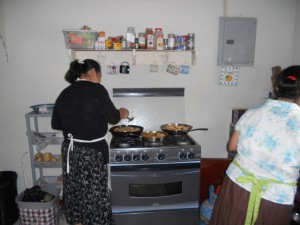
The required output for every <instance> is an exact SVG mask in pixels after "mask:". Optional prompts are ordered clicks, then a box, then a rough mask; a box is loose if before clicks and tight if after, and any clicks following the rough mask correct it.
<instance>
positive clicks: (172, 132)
mask: <svg viewBox="0 0 300 225" xmlns="http://www.w3.org/2000/svg"><path fill="white" fill-rule="evenodd" d="M168 125H170V126H183V127H186V129H185V130H169V129H166V128H165V127H166V126H168ZM160 128H161V130H162V131H164V132H167V133H168V134H170V135H186V134H188V133H189V132H192V131H195V130H205V131H206V130H208V128H196V129H193V127H192V126H191V125H188V124H183V123H168V124H163V125H161V127H160Z"/></svg>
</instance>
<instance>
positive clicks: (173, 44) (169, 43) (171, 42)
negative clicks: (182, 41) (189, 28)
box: [168, 38, 175, 48]
mask: <svg viewBox="0 0 300 225" xmlns="http://www.w3.org/2000/svg"><path fill="white" fill-rule="evenodd" d="M168 47H169V48H174V47H175V39H174V38H168Z"/></svg>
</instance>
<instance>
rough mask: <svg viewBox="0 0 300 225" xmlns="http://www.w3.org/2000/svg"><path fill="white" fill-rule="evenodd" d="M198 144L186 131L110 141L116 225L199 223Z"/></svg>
mask: <svg viewBox="0 0 300 225" xmlns="http://www.w3.org/2000/svg"><path fill="white" fill-rule="evenodd" d="M200 162H201V146H200V145H199V144H198V143H197V142H196V141H195V140H194V139H193V138H192V137H190V136H189V135H185V136H172V135H169V136H167V137H166V138H165V139H164V141H163V142H158V143H147V142H144V141H143V140H142V139H141V138H131V137H127V138H116V137H113V138H112V140H111V143H110V165H111V166H110V168H111V186H112V210H113V216H114V219H115V221H116V225H141V224H143V225H153V224H156V225H166V224H168V225H182V224H184V225H199V192H200Z"/></svg>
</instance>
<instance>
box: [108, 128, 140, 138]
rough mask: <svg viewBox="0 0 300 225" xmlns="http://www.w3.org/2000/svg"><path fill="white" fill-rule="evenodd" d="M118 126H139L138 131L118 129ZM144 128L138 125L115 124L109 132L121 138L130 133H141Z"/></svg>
mask: <svg viewBox="0 0 300 225" xmlns="http://www.w3.org/2000/svg"><path fill="white" fill-rule="evenodd" d="M118 128H125V129H126V128H137V130H136V131H122V132H121V131H117V130H118ZM143 130H144V128H143V127H141V126H137V125H119V126H113V127H111V128H110V129H109V132H110V133H111V134H112V135H113V136H115V137H119V138H126V137H127V136H129V135H140V134H141V133H142V132H143Z"/></svg>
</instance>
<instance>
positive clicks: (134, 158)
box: [133, 155, 141, 162]
mask: <svg viewBox="0 0 300 225" xmlns="http://www.w3.org/2000/svg"><path fill="white" fill-rule="evenodd" d="M140 158H141V157H140V155H133V161H135V162H136V161H139V160H140Z"/></svg>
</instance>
